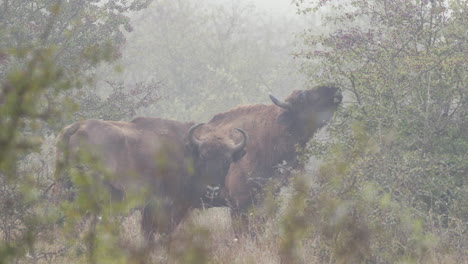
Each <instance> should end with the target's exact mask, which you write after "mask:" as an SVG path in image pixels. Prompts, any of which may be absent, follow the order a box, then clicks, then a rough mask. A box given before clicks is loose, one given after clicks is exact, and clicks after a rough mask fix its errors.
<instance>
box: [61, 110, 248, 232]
mask: <svg viewBox="0 0 468 264" xmlns="http://www.w3.org/2000/svg"><path fill="white" fill-rule="evenodd" d="M202 125H203V124H198V125H194V124H193V123H182V122H178V121H173V120H165V119H159V118H143V117H141V118H136V119H134V120H133V121H131V122H120V121H102V120H85V121H81V122H77V123H74V124H72V125H70V126H67V127H66V128H64V129H63V130H62V132H61V134H60V136H59V140H58V148H57V171H56V177H57V180H58V182H59V183H60V184H59V185H61V186H62V187H70V184H71V181H70V179H69V178H67V171H68V169H70V168H71V167H80V165H81V164H80V162H82V156H83V155H82V154H83V153H85V154H86V155H88V156H91V157H92V159H94V160H95V161H96V163H97V164H98V165H99V166H101V168H103V170H104V171H105V173H106V175H109V177H106V178H105V179H104V185H105V186H106V187H107V188H108V190H109V191H110V196H111V198H112V200H118V199H124V198H125V197H126V196H127V195H128V196H130V195H134V194H141V193H143V192H146V193H147V195H145V203H144V204H142V205H141V206H142V207H143V213H142V229H143V233H144V235H145V238H146V239H147V240H148V241H150V240H153V234H154V233H155V232H161V233H170V232H171V231H172V230H173V228H174V227H175V226H176V225H177V224H178V223H179V222H180V221H181V219H182V218H183V217H184V215H186V213H187V211H188V210H189V209H190V208H192V207H200V205H201V203H202V200H203V199H213V198H215V194H216V193H217V190H219V187H222V186H223V185H224V180H225V176H226V174H227V172H228V170H229V166H230V165H231V163H232V162H237V161H239V160H240V159H241V158H242V157H243V156H244V154H245V150H244V149H245V146H246V144H247V134H246V133H245V132H244V131H243V130H242V129H239V128H236V129H235V130H236V133H238V134H239V135H238V136H239V138H238V139H237V140H236V142H237V143H235V142H234V140H232V139H230V137H229V133H224V134H222V133H217V132H216V131H214V130H213V131H211V132H210V133H209V134H203V138H202V139H199V138H196V137H195V136H194V132H195V131H196V130H198V129H199V128H200V127H201V126H202ZM236 133H234V134H236ZM96 177H97V175H96ZM66 185H68V186H66Z"/></svg>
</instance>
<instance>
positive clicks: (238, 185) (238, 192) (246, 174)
mask: <svg viewBox="0 0 468 264" xmlns="http://www.w3.org/2000/svg"><path fill="white" fill-rule="evenodd" d="M270 99H271V100H272V102H273V105H247V106H239V107H237V108H234V109H232V110H230V111H227V112H225V113H221V114H218V115H216V116H214V117H213V118H212V119H211V120H210V121H209V122H208V123H207V126H205V127H203V128H202V130H206V129H211V130H213V131H223V133H226V134H229V133H231V131H232V129H233V128H234V127H242V128H243V129H245V130H246V132H247V133H248V134H249V138H250V140H249V143H248V144H247V149H246V152H247V153H246V155H245V157H244V158H243V159H242V160H240V161H239V162H238V163H236V164H232V166H231V168H230V170H229V172H228V175H227V176H226V183H225V190H224V192H225V194H226V196H227V199H226V200H227V203H224V205H229V206H230V207H231V209H232V211H231V212H233V213H234V215H238V214H239V213H240V212H242V211H243V210H245V209H246V208H247V207H248V206H250V205H251V202H252V201H253V199H254V197H253V193H252V187H253V186H252V182H253V181H252V179H254V178H255V179H259V178H260V179H261V178H264V179H266V178H269V177H272V176H273V175H274V174H275V167H276V166H277V165H278V164H280V163H283V162H286V163H287V164H288V165H289V166H292V167H293V168H294V167H296V168H297V166H298V162H297V155H298V154H297V152H296V145H300V146H303V145H304V144H305V143H307V142H308V141H309V140H310V139H311V137H312V136H313V135H314V133H315V132H316V131H317V130H318V129H319V128H321V127H322V126H324V125H325V124H326V123H327V122H328V121H329V120H330V119H331V118H332V117H333V114H334V112H335V110H336V109H337V107H338V105H339V104H340V102H341V100H342V95H341V93H340V91H339V89H338V88H337V87H335V86H318V87H315V88H313V89H310V90H296V91H294V92H293V93H292V94H291V95H289V96H288V97H287V98H286V100H285V101H280V100H278V99H276V98H275V97H274V96H273V95H270ZM231 136H232V137H234V138H235V137H237V135H234V134H232V133H231ZM249 179H250V180H249ZM218 202H219V203H220V204H221V205H222V204H223V202H222V201H218Z"/></svg>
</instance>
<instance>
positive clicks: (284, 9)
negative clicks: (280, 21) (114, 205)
mask: <svg viewBox="0 0 468 264" xmlns="http://www.w3.org/2000/svg"><path fill="white" fill-rule="evenodd" d="M250 1H251V2H252V3H254V4H255V6H257V7H258V8H259V9H264V10H266V11H269V12H271V13H273V14H282V15H294V14H295V12H296V8H295V6H294V5H291V1H292V0H250Z"/></svg>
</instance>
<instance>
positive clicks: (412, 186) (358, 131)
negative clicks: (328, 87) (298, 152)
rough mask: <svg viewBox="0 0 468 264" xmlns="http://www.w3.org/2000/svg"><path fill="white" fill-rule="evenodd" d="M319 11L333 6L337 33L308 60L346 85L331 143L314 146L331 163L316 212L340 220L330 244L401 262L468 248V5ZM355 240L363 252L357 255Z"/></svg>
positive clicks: (378, 1)
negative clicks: (433, 252)
mask: <svg viewBox="0 0 468 264" xmlns="http://www.w3.org/2000/svg"><path fill="white" fill-rule="evenodd" d="M297 2H298V4H301V2H303V1H297ZM308 7H309V9H306V10H305V13H306V14H307V13H308V12H314V11H320V10H321V9H322V8H324V7H327V8H332V10H334V12H329V13H327V15H326V17H325V18H324V21H325V26H327V25H330V28H329V29H330V30H331V33H329V34H316V35H314V34H312V33H308V34H306V35H305V43H304V46H305V47H307V48H306V49H304V51H303V52H300V53H298V54H297V56H298V58H303V59H304V60H303V61H304V71H305V72H306V73H307V74H308V76H309V78H310V79H311V80H314V82H330V81H333V82H335V83H338V84H339V85H341V86H342V87H343V88H344V90H345V103H344V107H343V109H342V111H340V112H339V113H338V114H337V116H336V120H335V122H334V123H333V124H332V125H331V127H330V128H329V131H330V134H331V135H330V137H331V143H330V144H320V143H319V142H315V143H313V144H311V149H310V151H311V152H312V153H318V152H317V151H320V152H321V154H323V155H325V156H328V158H327V160H329V162H328V163H326V164H325V166H324V167H323V168H322V172H321V173H320V175H321V176H320V177H321V180H322V181H323V182H322V184H323V186H322V187H323V189H322V190H321V194H320V195H319V196H318V197H317V198H318V200H317V203H316V206H315V210H316V211H318V212H321V213H320V214H321V215H322V219H321V220H318V221H319V222H320V223H323V224H326V223H329V222H330V221H332V220H333V219H336V220H333V222H332V223H335V222H336V221H338V222H336V225H333V226H330V228H326V226H322V228H323V229H322V232H323V235H324V237H325V239H326V241H328V242H327V243H332V242H333V241H334V242H333V243H332V244H328V245H329V250H330V253H329V254H330V257H332V258H335V259H337V261H338V262H339V256H341V257H343V258H344V259H346V258H347V257H349V256H355V257H356V258H357V259H358V260H360V261H362V260H364V259H368V260H371V261H372V262H374V263H376V262H379V263H392V262H394V261H416V260H417V259H419V261H422V260H421V259H422V258H423V257H425V256H426V254H427V252H428V251H431V250H434V249H435V248H437V249H438V250H440V251H443V252H448V254H451V253H453V254H456V253H460V251H459V250H462V251H463V250H466V246H467V245H466V242H464V241H463V240H462V239H461V237H462V236H463V235H462V234H463V233H464V232H466V228H467V221H468V216H467V215H466V212H467V209H468V208H467V203H466V200H467V198H468V192H467V188H466V186H465V181H466V175H467V171H468V164H467V162H466V155H467V153H468V152H467V149H468V137H467V133H466V130H467V125H468V123H467V114H468V112H467V109H468V107H467V103H468V101H467V98H466V93H467V92H468V91H467V86H466V78H467V64H466V62H467V61H468V60H467V54H466V32H465V28H466V26H465V25H466V16H464V15H463V14H465V13H466V11H467V10H466V8H467V5H466V2H465V1H423V0H421V1H399V0H395V1H383V0H373V1H363V0H353V1H346V2H341V1H311V2H310V3H309V6H308ZM324 210H325V211H324ZM340 212H341V213H342V216H340V215H341V213H340ZM337 214H338V215H337ZM336 217H338V218H336ZM340 219H345V220H343V221H342V222H340V221H341V220H340ZM379 221H380V223H379ZM399 228H402V230H405V231H408V232H407V233H405V232H400V231H398V230H399ZM327 230H329V231H330V232H331V233H327V232H328V231H327ZM397 231H398V232H397ZM392 232H395V233H392ZM365 234H367V235H365ZM392 234H393V235H392ZM435 236H438V237H440V238H441V239H442V241H439V243H437V242H436V241H434V240H433V237H435ZM362 240H364V241H362ZM431 240H432V242H430V241H431ZM361 241H362V242H363V243H360V242H361ZM337 243H338V244H337ZM350 244H353V245H354V244H356V245H359V244H361V245H362V248H361V249H359V248H357V249H356V248H355V249H354V250H352V252H351V250H350V248H348V249H346V247H345V245H348V246H349V245H350ZM369 245H372V246H370V247H369ZM444 245H451V246H450V249H449V248H448V247H447V248H446V247H445V246H444ZM463 248H464V249H463ZM343 250H345V251H343ZM348 250H349V251H348ZM359 252H361V253H362V255H360V256H356V255H355V254H357V253H359ZM432 261H437V260H434V259H433V260H432Z"/></svg>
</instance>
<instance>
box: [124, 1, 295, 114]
mask: <svg viewBox="0 0 468 264" xmlns="http://www.w3.org/2000/svg"><path fill="white" fill-rule="evenodd" d="M133 21H134V24H135V30H134V31H133V32H132V33H131V34H129V36H128V41H127V43H126V45H125V48H124V50H123V58H122V65H123V67H124V68H125V69H126V71H125V72H124V73H123V74H122V75H120V76H119V77H120V78H123V79H124V81H127V82H128V81H130V82H134V81H135V80H141V81H148V80H152V79H153V78H157V79H160V80H163V81H164V84H165V85H164V87H163V88H162V89H161V99H162V100H161V101H160V102H159V103H158V104H157V105H155V106H154V107H152V108H151V109H148V110H147V111H145V112H144V113H145V114H146V115H157V116H165V117H170V118H175V119H180V120H203V119H208V118H209V117H210V116H212V115H214V114H216V113H218V112H222V111H226V110H228V109H229V108H231V107H234V106H236V105H238V104H242V103H258V102H267V101H268V96H267V94H268V92H275V93H280V94H288V93H289V92H290V91H291V90H293V89H296V88H297V87H299V86H300V85H301V84H302V83H301V80H300V78H299V77H298V75H297V73H296V70H295V69H296V68H295V66H294V64H293V63H292V58H291V56H290V53H291V52H292V47H293V35H292V34H291V32H292V31H293V30H295V29H296V27H295V26H296V24H297V23H296V22H295V21H294V20H291V21H290V23H284V21H281V20H279V19H278V20H276V19H274V18H273V17H269V16H268V15H266V14H262V13H260V12H259V11H257V10H255V8H254V7H252V6H250V5H247V4H246V2H245V1H240V2H239V1H222V2H219V1H198V2H197V3H195V2H187V1H185V2H184V1H164V0H161V1H156V2H155V3H154V4H153V5H152V6H151V7H150V8H148V9H147V10H146V11H144V12H142V13H139V14H138V15H136V16H135V17H133Z"/></svg>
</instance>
